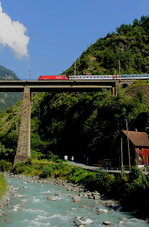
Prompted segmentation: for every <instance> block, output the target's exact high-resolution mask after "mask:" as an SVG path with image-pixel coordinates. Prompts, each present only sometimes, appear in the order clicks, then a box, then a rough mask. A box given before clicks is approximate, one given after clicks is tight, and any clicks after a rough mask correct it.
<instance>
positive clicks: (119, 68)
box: [118, 60, 121, 75]
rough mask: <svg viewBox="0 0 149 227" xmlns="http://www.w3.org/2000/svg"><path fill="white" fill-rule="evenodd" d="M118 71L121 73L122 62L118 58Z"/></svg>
mask: <svg viewBox="0 0 149 227" xmlns="http://www.w3.org/2000/svg"><path fill="white" fill-rule="evenodd" d="M118 73H119V75H120V74H121V62H120V60H118Z"/></svg>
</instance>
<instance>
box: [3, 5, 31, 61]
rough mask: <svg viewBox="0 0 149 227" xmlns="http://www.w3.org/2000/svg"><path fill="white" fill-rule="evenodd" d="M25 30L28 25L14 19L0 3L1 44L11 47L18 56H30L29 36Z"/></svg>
mask: <svg viewBox="0 0 149 227" xmlns="http://www.w3.org/2000/svg"><path fill="white" fill-rule="evenodd" d="M25 32H26V27H25V26H24V25H23V24H21V23H20V22H19V21H12V20H11V18H10V17H9V16H8V15H7V14H6V13H4V12H3V10H2V7H1V4H0V44H1V45H3V46H7V47H9V48H11V49H12V50H13V52H14V53H15V55H16V56H17V57H18V58H24V57H27V56H28V43H29V37H28V36H27V35H25Z"/></svg>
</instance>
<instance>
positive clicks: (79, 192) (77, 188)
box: [0, 173, 122, 211]
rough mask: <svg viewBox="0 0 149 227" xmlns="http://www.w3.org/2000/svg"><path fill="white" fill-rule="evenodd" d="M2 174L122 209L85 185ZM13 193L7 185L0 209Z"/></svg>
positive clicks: (0, 202) (115, 202)
mask: <svg viewBox="0 0 149 227" xmlns="http://www.w3.org/2000/svg"><path fill="white" fill-rule="evenodd" d="M4 176H5V177H12V178H17V179H21V180H24V181H26V182H29V183H40V184H51V185H57V186H61V187H63V188H64V189H66V190H67V191H71V192H76V198H77V199H81V198H88V199H94V200H100V202H101V204H102V205H103V206H106V207H110V208H111V209H114V210H118V211H119V210H121V209H122V206H121V205H120V202H119V201H116V200H111V199H109V198H107V197H105V196H104V195H101V194H100V193H99V192H97V191H93V192H91V191H88V190H87V189H85V187H83V186H81V185H78V184H73V183H69V182H66V181H63V180H61V179H55V178H47V179H41V178H39V177H38V176H26V175H16V174H9V173H5V174H4ZM14 193H15V189H14V188H13V187H11V186H10V185H9V187H8V190H7V192H6V194H5V195H4V196H3V199H2V200H1V201H0V208H1V209H2V207H3V206H5V205H7V204H8V203H9V201H10V199H11V198H12V197H13V195H14ZM74 201H75V199H74Z"/></svg>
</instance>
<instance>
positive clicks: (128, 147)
mask: <svg viewBox="0 0 149 227" xmlns="http://www.w3.org/2000/svg"><path fill="white" fill-rule="evenodd" d="M126 130H127V149H128V165H129V173H130V172H131V162H130V144H129V136H128V120H127V119H126Z"/></svg>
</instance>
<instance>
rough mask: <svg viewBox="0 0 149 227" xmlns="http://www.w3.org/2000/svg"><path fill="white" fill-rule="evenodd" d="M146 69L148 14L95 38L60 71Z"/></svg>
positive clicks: (139, 71)
mask: <svg viewBox="0 0 149 227" xmlns="http://www.w3.org/2000/svg"><path fill="white" fill-rule="evenodd" d="M74 73H76V74H78V75H79V74H125V73H126V74H127V73H128V74H131V73H149V17H148V16H146V17H145V16H142V17H141V19H140V20H137V19H135V20H134V21H133V24H128V25H125V24H122V25H121V26H120V27H118V28H117V29H116V32H113V33H109V34H107V36H106V37H104V38H99V39H98V40H97V42H95V43H94V44H92V45H91V46H90V47H89V48H88V49H87V50H85V51H84V52H83V53H82V55H81V56H80V57H79V58H78V59H77V60H76V62H74V64H73V65H72V66H71V67H70V68H69V69H67V70H66V71H65V72H64V74H67V75H70V74H74Z"/></svg>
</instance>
